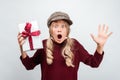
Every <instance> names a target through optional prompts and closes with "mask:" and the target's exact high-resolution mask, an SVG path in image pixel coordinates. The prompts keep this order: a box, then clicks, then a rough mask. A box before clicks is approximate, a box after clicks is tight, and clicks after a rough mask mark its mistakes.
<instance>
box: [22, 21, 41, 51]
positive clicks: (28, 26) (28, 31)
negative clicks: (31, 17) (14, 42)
mask: <svg viewBox="0 0 120 80" xmlns="http://www.w3.org/2000/svg"><path fill="white" fill-rule="evenodd" d="M31 27H32V24H31V23H26V26H25V28H24V30H25V31H23V32H22V36H23V37H24V38H27V37H28V40H29V45H30V50H34V48H33V41H32V36H39V35H40V31H39V30H37V31H34V32H31Z"/></svg>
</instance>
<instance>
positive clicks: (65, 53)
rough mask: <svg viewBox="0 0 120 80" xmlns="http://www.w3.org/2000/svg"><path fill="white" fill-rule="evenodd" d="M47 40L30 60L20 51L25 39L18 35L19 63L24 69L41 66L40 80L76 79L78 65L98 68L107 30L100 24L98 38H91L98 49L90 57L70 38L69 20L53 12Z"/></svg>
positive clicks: (106, 37)
mask: <svg viewBox="0 0 120 80" xmlns="http://www.w3.org/2000/svg"><path fill="white" fill-rule="evenodd" d="M47 25H48V28H49V33H50V37H49V39H46V40H43V48H42V49H38V50H37V51H36V52H35V54H34V55H33V57H29V56H28V55H27V53H26V52H24V51H23V49H22V45H23V44H24V39H25V38H24V37H23V35H22V34H18V43H19V45H20V49H21V57H20V59H21V61H22V63H23V65H24V66H25V68H26V69H27V70H31V69H33V68H34V67H35V66H36V65H39V64H40V67H41V76H42V77H41V80H77V72H78V68H79V66H80V65H79V64H80V62H83V63H85V64H86V65H89V66H91V67H98V66H99V65H100V63H101V61H102V59H103V55H104V52H103V47H104V45H105V42H106V41H107V39H108V37H109V36H110V35H111V34H112V32H110V33H109V34H108V27H107V26H105V25H102V26H101V25H99V28H98V35H97V36H94V35H91V37H92V39H93V40H94V41H95V42H96V44H97V48H96V50H95V53H94V55H91V54H89V53H88V52H87V50H85V48H84V47H83V46H82V44H80V43H79V42H78V41H77V40H76V39H73V38H70V37H69V33H70V26H71V25H72V20H71V19H70V17H69V15H68V14H67V13H64V12H55V13H53V14H52V15H51V16H50V17H49V18H48V22H47Z"/></svg>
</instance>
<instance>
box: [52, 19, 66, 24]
mask: <svg viewBox="0 0 120 80" xmlns="http://www.w3.org/2000/svg"><path fill="white" fill-rule="evenodd" d="M51 24H67V22H66V21H65V20H57V21H53V22H52V23H51Z"/></svg>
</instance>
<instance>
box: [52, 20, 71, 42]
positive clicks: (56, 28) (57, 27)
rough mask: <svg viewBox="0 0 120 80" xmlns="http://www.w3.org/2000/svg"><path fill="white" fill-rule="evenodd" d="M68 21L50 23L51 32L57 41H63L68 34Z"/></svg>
mask: <svg viewBox="0 0 120 80" xmlns="http://www.w3.org/2000/svg"><path fill="white" fill-rule="evenodd" d="M68 27H69V25H68V23H67V22H65V21H64V20H58V21H55V22H52V23H51V25H50V34H51V36H52V38H53V40H54V41H55V42H57V43H62V42H63V41H64V40H65V39H67V36H68V32H69V30H68Z"/></svg>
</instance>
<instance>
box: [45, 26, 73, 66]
mask: <svg viewBox="0 0 120 80" xmlns="http://www.w3.org/2000/svg"><path fill="white" fill-rule="evenodd" d="M67 30H68V31H67V32H68V33H67V42H66V45H65V46H64V47H63V49H62V56H63V58H64V59H65V62H66V65H67V66H68V67H70V66H71V67H74V65H73V60H74V54H73V52H72V51H71V49H72V46H73V43H74V42H73V39H71V38H69V37H68V35H69V32H70V26H69V25H68V24H67ZM49 33H51V28H50V27H49ZM51 38H52V37H51V34H50V38H49V39H48V40H47V43H46V46H47V48H46V60H47V63H48V64H49V65H50V64H52V63H53V59H54V57H53V47H54V46H53V41H52V39H51Z"/></svg>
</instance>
